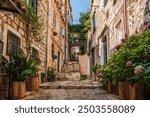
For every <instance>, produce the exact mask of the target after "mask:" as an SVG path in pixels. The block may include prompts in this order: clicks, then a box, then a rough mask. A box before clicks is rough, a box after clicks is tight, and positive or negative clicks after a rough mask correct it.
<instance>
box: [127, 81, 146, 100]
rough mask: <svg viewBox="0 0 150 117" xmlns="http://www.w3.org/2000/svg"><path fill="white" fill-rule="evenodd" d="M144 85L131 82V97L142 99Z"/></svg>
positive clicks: (132, 98)
mask: <svg viewBox="0 0 150 117" xmlns="http://www.w3.org/2000/svg"><path fill="white" fill-rule="evenodd" d="M142 90H143V87H142V85H140V84H139V83H135V84H129V99H130V100H140V99H142V98H143V94H142V92H143V91H142Z"/></svg>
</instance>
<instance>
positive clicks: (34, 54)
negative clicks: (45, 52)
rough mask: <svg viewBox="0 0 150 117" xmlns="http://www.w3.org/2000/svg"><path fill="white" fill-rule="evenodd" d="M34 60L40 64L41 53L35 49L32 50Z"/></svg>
mask: <svg viewBox="0 0 150 117" xmlns="http://www.w3.org/2000/svg"><path fill="white" fill-rule="evenodd" d="M32 58H33V59H34V60H36V61H37V63H38V64H40V60H39V52H38V50H37V49H35V48H32Z"/></svg>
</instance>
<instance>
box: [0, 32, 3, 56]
mask: <svg viewBox="0 0 150 117" xmlns="http://www.w3.org/2000/svg"><path fill="white" fill-rule="evenodd" d="M2 53H3V41H2V33H1V32H0V54H2Z"/></svg>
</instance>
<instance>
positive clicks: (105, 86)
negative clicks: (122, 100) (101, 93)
mask: <svg viewBox="0 0 150 117" xmlns="http://www.w3.org/2000/svg"><path fill="white" fill-rule="evenodd" d="M103 89H104V90H108V82H104V83H103Z"/></svg>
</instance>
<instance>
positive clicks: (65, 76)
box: [57, 62, 80, 81]
mask: <svg viewBox="0 0 150 117" xmlns="http://www.w3.org/2000/svg"><path fill="white" fill-rule="evenodd" d="M57 80H60V81H65V80H69V81H79V80H80V66H79V63H78V62H68V63H66V64H64V66H63V68H62V72H61V73H59V74H58V75H57Z"/></svg>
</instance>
